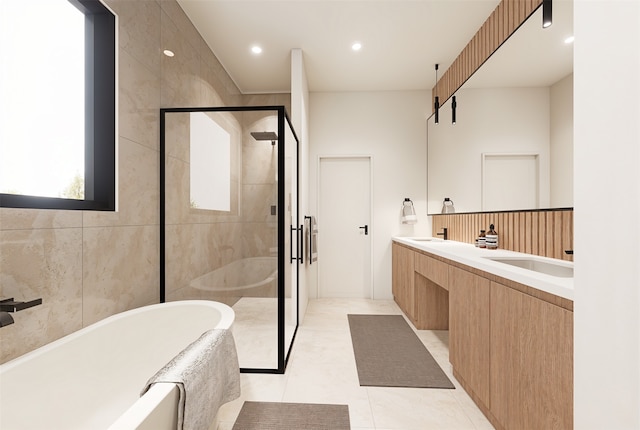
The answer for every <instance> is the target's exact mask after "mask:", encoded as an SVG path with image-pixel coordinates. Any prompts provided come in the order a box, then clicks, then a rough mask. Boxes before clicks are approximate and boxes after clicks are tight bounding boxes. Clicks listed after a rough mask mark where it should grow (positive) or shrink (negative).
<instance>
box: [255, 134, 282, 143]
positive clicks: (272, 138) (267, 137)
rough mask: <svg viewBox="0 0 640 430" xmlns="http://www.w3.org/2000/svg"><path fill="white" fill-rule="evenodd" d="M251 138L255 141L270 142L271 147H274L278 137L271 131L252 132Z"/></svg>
mask: <svg viewBox="0 0 640 430" xmlns="http://www.w3.org/2000/svg"><path fill="white" fill-rule="evenodd" d="M251 136H253V138H254V139H255V140H270V141H271V144H272V145H275V144H276V140H278V135H277V134H275V133H274V132H273V131H252V132H251Z"/></svg>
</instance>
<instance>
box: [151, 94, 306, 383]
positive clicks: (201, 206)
mask: <svg viewBox="0 0 640 430" xmlns="http://www.w3.org/2000/svg"><path fill="white" fill-rule="evenodd" d="M160 149H161V160H163V162H161V172H160V176H161V197H160V199H161V205H160V206H161V214H160V218H161V220H160V222H161V230H160V242H161V248H162V252H161V273H160V281H161V291H160V296H161V301H174V300H194V299H198V300H214V301H219V302H223V303H226V304H228V305H229V306H231V307H232V308H233V309H234V311H235V315H236V319H235V322H234V325H233V333H234V338H235V341H236V347H237V350H238V358H239V361H240V367H241V370H242V371H243V372H257V373H283V372H284V370H285V367H286V362H287V358H288V354H289V352H290V349H291V346H292V344H293V340H294V338H295V333H296V329H297V325H298V303H297V299H298V266H299V262H300V260H299V259H298V255H300V253H301V246H300V245H299V239H300V235H299V230H298V228H297V226H298V224H299V220H298V141H297V138H296V136H295V133H294V131H293V128H292V127H291V123H290V121H289V118H288V116H287V114H286V111H285V109H284V107H282V106H265V107H263V106H259V107H226V108H174V109H162V110H161V145H160Z"/></svg>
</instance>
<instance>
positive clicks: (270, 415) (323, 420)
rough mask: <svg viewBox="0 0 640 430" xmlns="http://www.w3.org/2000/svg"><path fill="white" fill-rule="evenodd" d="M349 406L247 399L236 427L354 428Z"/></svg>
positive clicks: (283, 429)
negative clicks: (351, 422)
mask: <svg viewBox="0 0 640 430" xmlns="http://www.w3.org/2000/svg"><path fill="white" fill-rule="evenodd" d="M350 429H351V426H350V424H349V406H347V405H323V404H312V403H272V402H244V404H243V405H242V409H240V414H239V415H238V418H237V419H236V422H235V424H234V425H233V429H232V430H350Z"/></svg>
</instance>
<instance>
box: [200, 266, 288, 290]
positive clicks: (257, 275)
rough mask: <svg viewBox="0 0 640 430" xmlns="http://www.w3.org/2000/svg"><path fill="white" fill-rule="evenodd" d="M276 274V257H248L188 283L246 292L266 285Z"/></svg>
mask: <svg viewBox="0 0 640 430" xmlns="http://www.w3.org/2000/svg"><path fill="white" fill-rule="evenodd" d="M277 275H278V259H277V258H276V257H249V258H243V259H240V260H236V261H233V262H231V263H229V264H226V265H224V266H222V267H220V268H218V269H216V270H213V271H211V272H208V273H205V274H204V275H202V276H200V277H198V278H196V279H194V280H193V281H191V283H190V285H191V286H192V287H193V288H197V289H199V290H206V291H220V292H223V291H226V292H236V293H246V292H247V291H249V290H260V289H264V287H268V286H269V284H271V283H273V282H274V281H275V279H276V277H277ZM274 286H275V284H274ZM274 293H275V290H274ZM243 295H244V294H243ZM262 295H264V294H262Z"/></svg>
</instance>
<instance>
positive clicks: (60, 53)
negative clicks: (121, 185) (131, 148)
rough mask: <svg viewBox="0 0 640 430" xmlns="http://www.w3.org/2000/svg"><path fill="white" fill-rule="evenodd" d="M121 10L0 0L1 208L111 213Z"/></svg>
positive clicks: (77, 2)
mask: <svg viewBox="0 0 640 430" xmlns="http://www.w3.org/2000/svg"><path fill="white" fill-rule="evenodd" d="M115 21H116V19H115V16H114V15H113V13H111V12H110V11H109V9H107V8H106V7H105V6H104V5H103V4H102V3H100V1H98V0H31V1H28V2H24V1H20V0H6V1H5V0H3V1H1V2H0V64H1V66H0V206H2V207H15V208H41V209H86V210H115V206H116V204H115V203H116V191H115V190H116V185H115V184H116V159H115V156H116V130H115V121H116V102H115V100H116V85H115V82H116V70H115V64H116V60H115V58H116V57H115V56H116V41H115Z"/></svg>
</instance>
